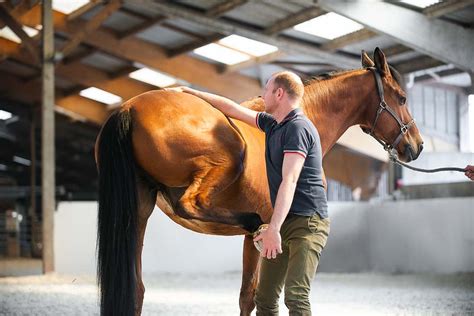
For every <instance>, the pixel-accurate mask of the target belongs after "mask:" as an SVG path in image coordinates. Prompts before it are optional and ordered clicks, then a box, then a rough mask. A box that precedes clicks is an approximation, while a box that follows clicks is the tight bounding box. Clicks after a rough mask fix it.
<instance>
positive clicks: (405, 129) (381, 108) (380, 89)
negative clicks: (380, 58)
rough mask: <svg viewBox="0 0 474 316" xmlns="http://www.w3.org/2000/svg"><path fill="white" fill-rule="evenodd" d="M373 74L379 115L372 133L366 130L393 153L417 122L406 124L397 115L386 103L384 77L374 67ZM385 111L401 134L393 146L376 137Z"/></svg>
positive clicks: (371, 68)
mask: <svg viewBox="0 0 474 316" xmlns="http://www.w3.org/2000/svg"><path fill="white" fill-rule="evenodd" d="M368 69H369V70H370V71H372V73H373V74H374V77H375V83H376V86H377V93H378V95H379V97H380V103H379V108H378V110H377V113H376V115H375V120H374V123H373V124H372V128H371V129H370V132H368V131H367V130H364V129H363V131H364V132H366V133H367V134H369V135H370V136H372V137H373V138H375V140H376V141H378V142H379V143H380V144H381V145H382V146H383V149H384V150H386V151H387V152H389V153H390V152H391V151H392V150H393V149H395V148H397V145H398V144H399V143H400V141H401V140H402V138H403V136H405V134H406V133H408V130H409V129H410V128H411V127H412V126H413V125H415V120H414V119H412V120H411V121H410V122H408V123H407V124H404V123H403V122H402V120H401V119H400V117H399V116H398V115H397V113H395V111H394V110H392V108H391V107H390V106H388V104H387V102H385V97H384V90H383V84H382V77H381V76H380V73H379V71H378V70H377V69H376V68H374V67H369V68H368ZM383 111H387V112H388V113H389V114H390V115H391V116H392V117H393V118H394V119H395V121H397V124H398V127H399V128H400V134H398V136H397V138H395V140H394V141H393V143H392V144H388V143H387V142H385V141H383V140H382V139H380V138H378V137H377V136H375V134H374V132H375V128H376V126H377V122H378V120H379V117H380V114H382V112H383Z"/></svg>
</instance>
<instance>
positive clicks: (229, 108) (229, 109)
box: [184, 88, 240, 118]
mask: <svg viewBox="0 0 474 316" xmlns="http://www.w3.org/2000/svg"><path fill="white" fill-rule="evenodd" d="M184 92H186V93H189V94H192V95H195V96H197V97H198V98H201V99H203V100H205V101H206V102H208V103H210V104H211V105H212V106H213V107H215V108H216V109H218V110H219V111H221V112H222V113H224V114H225V115H227V116H230V117H232V118H234V113H235V108H236V106H240V105H239V104H237V103H235V102H234V101H232V100H230V99H228V98H225V97H222V96H220V95H217V94H213V93H208V92H204V91H199V90H195V89H191V88H185V90H184Z"/></svg>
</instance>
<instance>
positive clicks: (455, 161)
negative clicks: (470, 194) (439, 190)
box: [402, 152, 474, 185]
mask: <svg viewBox="0 0 474 316" xmlns="http://www.w3.org/2000/svg"><path fill="white" fill-rule="evenodd" d="M468 164H471V165H472V164H474V153H459V152H449V153H429V152H427V153H425V152H423V153H422V154H421V155H420V158H418V159H417V160H415V161H413V162H410V165H411V166H414V167H418V168H424V169H434V168H442V167H459V168H464V167H466V165H468ZM402 170H403V171H402V172H403V174H402V177H403V184H404V185H414V184H429V183H452V182H463V181H466V182H467V181H469V179H468V178H467V177H466V176H465V175H464V173H462V172H457V171H449V172H437V173H422V172H417V171H413V170H410V169H408V168H403V169H402Z"/></svg>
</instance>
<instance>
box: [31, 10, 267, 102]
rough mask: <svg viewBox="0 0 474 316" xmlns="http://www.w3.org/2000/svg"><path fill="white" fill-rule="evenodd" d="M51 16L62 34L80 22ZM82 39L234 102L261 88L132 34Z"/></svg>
mask: <svg viewBox="0 0 474 316" xmlns="http://www.w3.org/2000/svg"><path fill="white" fill-rule="evenodd" d="M32 11H34V10H32ZM39 12H40V7H39V6H38V7H37V8H36V12H30V13H29V14H27V16H24V21H23V22H24V23H25V24H26V25H30V24H33V25H36V24H37V22H38V21H39V18H40V15H39ZM54 18H55V27H56V30H58V31H61V32H65V33H72V34H73V33H75V32H76V31H78V30H80V29H81V28H82V27H83V25H84V22H83V21H80V20H76V21H72V22H68V21H67V20H66V16H65V15H64V14H62V13H59V12H55V13H54ZM84 42H85V43H86V44H88V45H90V46H93V47H95V48H97V49H99V50H101V51H104V52H106V53H108V54H110V55H113V56H117V57H119V58H121V59H125V60H129V61H135V62H139V63H141V64H143V65H146V66H147V67H150V68H154V69H157V70H159V71H162V72H164V73H167V74H170V75H171V76H174V77H177V78H180V79H182V80H186V81H188V82H190V83H192V84H194V85H197V86H200V87H202V88H205V89H207V90H209V91H212V92H214V93H218V94H221V95H224V96H226V97H229V98H232V99H234V100H235V101H238V102H240V101H244V100H247V99H249V98H251V97H254V96H256V95H258V94H259V93H260V90H261V88H260V84H259V82H258V81H257V80H255V79H253V78H249V77H247V76H243V75H239V74H220V73H219V72H218V69H217V67H216V66H215V65H212V64H209V63H207V62H205V61H202V60H200V59H197V58H193V57H191V56H187V55H181V56H177V57H175V58H172V59H170V58H168V56H167V53H166V50H165V49H163V48H161V47H160V46H159V45H156V44H153V43H150V42H147V41H144V40H140V39H138V38H135V37H129V38H126V39H123V40H119V39H117V38H116V35H115V33H114V32H113V31H111V30H109V29H107V28H105V27H100V28H98V29H97V30H96V31H95V32H92V33H91V34H89V36H88V37H86V38H85V39H84Z"/></svg>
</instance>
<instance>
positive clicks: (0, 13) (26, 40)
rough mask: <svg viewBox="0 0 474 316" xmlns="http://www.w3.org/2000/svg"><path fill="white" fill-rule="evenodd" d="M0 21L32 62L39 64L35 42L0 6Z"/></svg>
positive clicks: (38, 52) (38, 53)
mask: <svg viewBox="0 0 474 316" xmlns="http://www.w3.org/2000/svg"><path fill="white" fill-rule="evenodd" d="M0 19H1V20H2V21H3V22H5V24H6V25H7V26H8V27H9V28H10V29H11V30H12V31H13V33H15V34H16V35H17V36H18V37H19V38H20V39H21V42H22V44H23V45H24V47H25V48H26V49H27V50H28V52H29V53H30V55H31V57H32V58H33V61H34V62H35V63H36V64H39V62H40V59H39V56H40V51H39V49H38V47H37V45H36V43H35V41H34V40H33V39H32V38H31V37H30V36H29V35H28V34H26V32H25V31H24V30H23V27H22V25H21V23H19V22H18V21H17V20H16V19H15V18H14V17H13V16H11V15H10V13H9V12H8V11H7V9H6V8H5V6H3V5H0Z"/></svg>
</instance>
